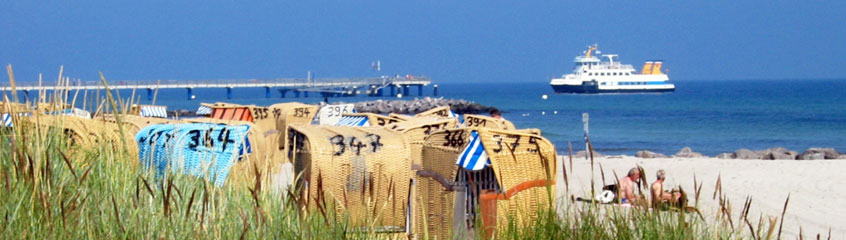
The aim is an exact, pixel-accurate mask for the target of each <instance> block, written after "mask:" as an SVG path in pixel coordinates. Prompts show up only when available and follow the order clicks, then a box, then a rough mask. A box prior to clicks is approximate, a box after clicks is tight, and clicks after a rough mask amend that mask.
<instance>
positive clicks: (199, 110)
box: [197, 105, 212, 115]
mask: <svg viewBox="0 0 846 240" xmlns="http://www.w3.org/2000/svg"><path fill="white" fill-rule="evenodd" d="M211 112H212V109H211V108H210V107H207V106H203V105H200V108H197V115H209V114H211Z"/></svg>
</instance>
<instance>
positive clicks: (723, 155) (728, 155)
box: [715, 153, 734, 159]
mask: <svg viewBox="0 0 846 240" xmlns="http://www.w3.org/2000/svg"><path fill="white" fill-rule="evenodd" d="M715 157H716V158H719V159H734V154H732V153H720V154H717V156H715Z"/></svg>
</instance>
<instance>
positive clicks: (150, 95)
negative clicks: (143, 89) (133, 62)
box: [147, 88, 153, 101]
mask: <svg viewBox="0 0 846 240" xmlns="http://www.w3.org/2000/svg"><path fill="white" fill-rule="evenodd" d="M147 101H153V89H152V88H147Z"/></svg>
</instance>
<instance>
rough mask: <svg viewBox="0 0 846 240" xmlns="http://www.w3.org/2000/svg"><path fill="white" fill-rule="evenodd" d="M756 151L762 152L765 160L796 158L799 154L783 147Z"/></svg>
mask: <svg viewBox="0 0 846 240" xmlns="http://www.w3.org/2000/svg"><path fill="white" fill-rule="evenodd" d="M756 153H759V154H761V155H762V159H764V160H794V159H796V156H798V155H799V154H797V153H796V152H794V151H790V150H787V149H786V148H782V147H775V148H768V149H764V150H761V151H756Z"/></svg>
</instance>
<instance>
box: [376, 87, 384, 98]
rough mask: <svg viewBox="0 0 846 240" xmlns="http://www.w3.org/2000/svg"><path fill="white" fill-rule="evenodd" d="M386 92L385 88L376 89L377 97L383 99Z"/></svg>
mask: <svg viewBox="0 0 846 240" xmlns="http://www.w3.org/2000/svg"><path fill="white" fill-rule="evenodd" d="M384 92H385V91H384V90H383V88H379V89H376V96H379V97H381V96H383V95H384Z"/></svg>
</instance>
